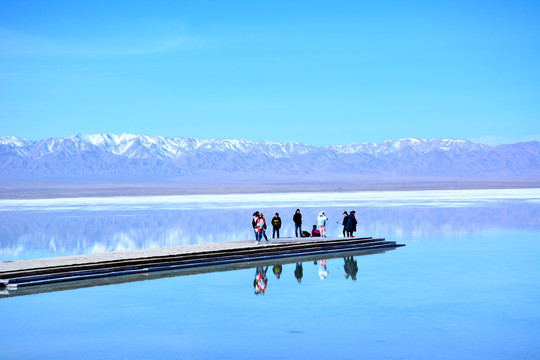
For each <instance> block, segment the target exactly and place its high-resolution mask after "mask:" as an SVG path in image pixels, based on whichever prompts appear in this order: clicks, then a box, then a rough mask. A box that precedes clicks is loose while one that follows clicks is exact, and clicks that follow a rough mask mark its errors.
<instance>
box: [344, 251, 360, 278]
mask: <svg viewBox="0 0 540 360" xmlns="http://www.w3.org/2000/svg"><path fill="white" fill-rule="evenodd" d="M343 260H344V261H345V264H344V265H343V269H345V279H348V278H349V276H350V277H351V279H353V280H355V281H356V273H357V272H358V263H357V262H356V260H354V257H352V256H351V257H348V256H347V257H344V258H343Z"/></svg>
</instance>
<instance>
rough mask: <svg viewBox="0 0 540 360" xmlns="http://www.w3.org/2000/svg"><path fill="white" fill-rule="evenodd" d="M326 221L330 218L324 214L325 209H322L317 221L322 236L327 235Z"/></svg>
mask: <svg viewBox="0 0 540 360" xmlns="http://www.w3.org/2000/svg"><path fill="white" fill-rule="evenodd" d="M326 221H328V218H327V217H326V215H325V214H324V211H321V212H320V213H319V216H318V217H317V223H318V224H319V231H320V232H321V237H326Z"/></svg>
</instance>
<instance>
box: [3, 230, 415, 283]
mask: <svg viewBox="0 0 540 360" xmlns="http://www.w3.org/2000/svg"><path fill="white" fill-rule="evenodd" d="M399 246H404V245H402V244H396V242H394V241H386V240H385V239H384V238H315V239H314V238H299V239H297V238H285V239H279V240H277V239H276V240H272V241H270V243H268V244H261V245H257V244H256V243H255V242H254V241H237V242H223V243H209V244H199V245H185V246H178V247H171V248H160V249H147V250H133V251H125V252H111V253H101V254H89V255H79V256H69V257H58V258H46V259H35V260H16V261H2V262H0V282H1V284H3V286H4V287H5V288H6V289H7V290H8V291H9V290H16V289H18V288H20V287H27V286H38V285H46V284H53V283H60V282H75V281H81V280H89V279H98V278H104V277H112V276H126V275H136V274H147V273H150V272H158V271H170V270H186V269H196V268H202V267H205V268H208V267H212V266H214V267H215V266H230V265H233V264H242V263H250V262H257V261H259V262H260V261H268V260H277V259H286V258H294V257H299V256H317V255H324V256H327V257H329V255H331V254H332V253H340V252H341V253H342V252H351V251H370V250H377V249H384V248H396V247H399ZM1 287H2V285H0V289H1Z"/></svg>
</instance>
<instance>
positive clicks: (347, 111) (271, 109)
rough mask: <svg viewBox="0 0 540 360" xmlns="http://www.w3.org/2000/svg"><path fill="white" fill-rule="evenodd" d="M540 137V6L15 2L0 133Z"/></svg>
mask: <svg viewBox="0 0 540 360" xmlns="http://www.w3.org/2000/svg"><path fill="white" fill-rule="evenodd" d="M77 133H89V134H97V133H117V134H119V133H134V134H149V135H163V136H192V137H197V138H201V139H214V138H220V139H224V138H237V139H249V140H273V141H281V142H284V141H295V142H304V143H308V144H313V145H329V144H336V145H342V144H348V143H353V142H358V143H361V142H379V141H383V140H389V139H398V138H405V137H419V138H460V139H470V140H476V141H481V142H484V143H487V144H490V145H494V144H500V143H508V142H517V141H525V140H532V139H534V140H540V2H539V1H519V0H513V1H474V0H470V1H438V0H433V1H360V0H358V1H339V0H338V1H335V0H333V1H292V0H288V1H279V0H273V1H235V0H230V1H203V0H197V1H187V0H186V1H182V0H178V1H155V0H154V1H134V0H129V1H120V0H118V1H114V0H112V1H111V0H107V1H99V0H98V1H96V0H93V1H71V0H69V1H55V0H47V1H41V0H39V1H31V0H25V1H21V0H9V1H8V0H0V137H1V136H10V135H13V136H18V137H23V138H28V139H42V138H47V137H55V136H58V137H64V136H69V135H72V134H77Z"/></svg>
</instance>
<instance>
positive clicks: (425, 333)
mask: <svg viewBox="0 0 540 360" xmlns="http://www.w3.org/2000/svg"><path fill="white" fill-rule="evenodd" d="M297 208H300V209H301V211H302V214H303V220H304V227H306V228H308V229H309V228H311V226H312V225H313V224H315V223H316V221H315V219H316V216H317V214H318V212H319V211H321V210H324V211H325V212H326V214H327V216H328V217H329V218H330V224H329V226H328V230H327V231H328V234H329V235H331V236H336V235H338V234H340V233H341V225H340V224H341V219H342V216H343V215H342V213H343V211H344V210H347V211H350V210H355V211H356V215H357V219H358V232H357V235H359V236H374V237H385V238H386V239H388V240H392V241H397V242H398V243H403V244H406V245H407V246H405V247H401V248H398V249H396V250H393V251H387V252H384V253H380V254H372V255H356V256H354V259H353V261H356V265H357V272H356V280H354V279H353V277H352V276H350V274H349V275H347V274H348V271H349V272H350V267H349V266H348V265H347V264H349V265H350V262H349V263H347V261H350V260H351V259H350V258H349V259H344V258H343V257H338V258H328V259H325V260H326V261H325V262H322V260H323V259H322V258H318V259H310V260H304V261H301V262H293V263H279V262H276V263H275V264H268V270H267V277H268V283H267V289H266V292H265V293H264V295H260V294H255V292H254V286H253V280H254V274H255V267H256V264H254V267H253V268H245V269H238V270H231V271H219V272H210V273H203V274H192V275H181V276H170V277H163V278H158V279H149V280H144V281H134V282H126V283H119V284H111V285H107V286H94V287H84V288H79V289H70V290H66V291H56V292H49V293H39V294H34V295H26V296H15V295H13V296H4V297H2V298H0V312H1V314H2V322H0V338H2V339H3V343H5V344H9V346H5V347H4V349H3V352H2V358H6V359H32V358H36V359H59V358H74V357H77V358H82V359H86V358H115V359H117V358H125V359H138V358H141V359H142V358H165V359H169V358H171V359H208V358H218V357H219V358H224V359H251V358H255V357H258V358H278V357H279V358H285V359H287V358H296V359H304V358H313V357H327V358H336V359H358V358H367V359H379V358H384V359H428V358H429V359H433V358H436V359H456V358H459V359H534V358H540V350H538V348H539V347H538V346H537V343H538V339H539V338H540V266H538V264H539V262H540V236H539V235H540V190H538V189H504V190H448V191H395V192H393V191H392V192H354V193H279V194H242V195H193V196H167V197H164V196H159V197H119V198H90V199H84V198H81V199H43V200H0V260H17V259H28V258H37V257H49V256H62V255H72V254H85V253H91V252H101V251H116V250H126V249H140V248H152V247H162V246H176V245H185V244H194V243H205V242H218V241H233V240H246V239H251V238H253V232H252V229H251V214H252V213H253V211H255V210H259V211H263V212H264V213H265V216H266V218H267V220H269V219H270V218H271V217H272V216H273V215H274V213H276V212H278V213H279V214H280V216H281V218H282V221H283V228H282V231H281V233H282V236H290V235H292V234H293V232H294V225H293V224H292V215H293V213H294V211H295V210H296V209H297ZM324 264H326V265H324ZM299 268H300V269H301V270H302V276H301V281H298V273H299ZM277 269H281V271H280V276H279V277H278V276H277V275H276V274H275V273H274V271H277Z"/></svg>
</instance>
